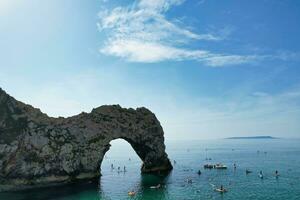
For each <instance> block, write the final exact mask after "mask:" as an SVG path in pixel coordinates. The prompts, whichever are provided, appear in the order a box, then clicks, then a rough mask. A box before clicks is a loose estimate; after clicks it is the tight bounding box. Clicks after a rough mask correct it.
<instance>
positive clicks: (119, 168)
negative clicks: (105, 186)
mask: <svg viewBox="0 0 300 200" xmlns="http://www.w3.org/2000/svg"><path fill="white" fill-rule="evenodd" d="M110 168H111V170H114V169H115V167H114V165H113V164H111V165H110ZM117 172H118V173H120V172H124V173H125V172H127V170H126V166H125V165H124V167H123V171H122V170H121V167H118V171H117Z"/></svg>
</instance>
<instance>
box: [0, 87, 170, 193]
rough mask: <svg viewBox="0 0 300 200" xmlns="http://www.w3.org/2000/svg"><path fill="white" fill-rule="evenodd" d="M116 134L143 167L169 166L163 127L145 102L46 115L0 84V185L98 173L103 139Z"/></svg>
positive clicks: (148, 170) (12, 186)
mask: <svg viewBox="0 0 300 200" xmlns="http://www.w3.org/2000/svg"><path fill="white" fill-rule="evenodd" d="M118 138H121V139H124V140H126V141H127V142H128V143H129V144H130V145H131V146H132V147H133V149H134V150H135V152H136V153H137V154H138V156H139V157H140V158H141V160H142V161H143V165H142V168H141V171H142V172H143V173H157V172H164V171H165V172H167V171H170V170H171V169H172V165H171V163H170V161H169V159H168V155H167V154H166V152H165V145H164V132H163V129H162V127H161V125H160V123H159V121H158V120H157V118H156V117H155V115H154V114H153V113H152V112H151V111H149V110H148V109H146V108H137V109H136V110H135V109H131V108H130V109H124V108H121V107H120V106H119V105H113V106H101V107H98V108H96V109H93V110H92V112H91V113H81V114H79V115H76V116H73V117H69V118H62V117H60V118H52V117H48V116H47V115H46V114H44V113H42V112H41V111H40V110H38V109H35V108H33V107H32V106H30V105H26V104H24V103H22V102H19V101H17V100H15V99H14V98H13V97H11V96H9V95H7V94H6V93H5V92H4V91H3V90H1V89H0V189H2V190H9V189H17V188H18V189H20V188H26V187H34V186H43V185H50V184H57V183H68V182H73V181H78V180H86V179H88V180H90V179H94V178H98V177H99V176H100V175H101V174H100V166H101V162H102V160H103V157H104V155H105V153H106V151H108V150H109V147H110V144H109V143H110V141H112V140H114V139H118Z"/></svg>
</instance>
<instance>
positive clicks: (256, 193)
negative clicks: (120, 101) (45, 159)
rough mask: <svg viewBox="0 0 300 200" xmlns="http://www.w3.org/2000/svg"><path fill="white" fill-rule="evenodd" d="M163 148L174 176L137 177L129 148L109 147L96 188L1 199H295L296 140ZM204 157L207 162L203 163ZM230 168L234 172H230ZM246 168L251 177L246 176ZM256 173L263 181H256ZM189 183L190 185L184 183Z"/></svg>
mask: <svg viewBox="0 0 300 200" xmlns="http://www.w3.org/2000/svg"><path fill="white" fill-rule="evenodd" d="M166 145H167V152H168V154H169V157H170V158H171V159H172V160H176V164H175V165H174V170H173V171H172V172H171V173H170V174H169V175H168V176H166V177H156V176H151V175H141V174H140V165H141V161H140V159H139V158H138V157H137V156H136V154H135V153H134V151H133V150H132V149H131V147H130V145H129V144H128V143H126V142H120V141H114V142H113V143H112V147H111V149H110V151H109V152H108V153H107V154H106V158H105V159H104V161H103V163H102V166H101V168H102V174H103V176H102V177H101V179H100V181H99V184H98V183H82V184H73V185H68V186H60V187H52V188H43V189H35V190H29V191H26V192H13V193H0V199H1V200H2V199H5V200H25V199H26V200H27V199H28V200H37V199H43V200H45V199H53V200H54V199H55V200H56V199H58V200H100V199H120V200H122V199H143V200H159V199H176V200H177V199H178V200H192V199H216V200H218V199H220V200H221V199H222V200H233V199H243V200H251V199H253V200H254V199H255V200H271V199H274V200H275V199H278V200H279V199H280V200H281V199H289V200H293V199H295V200H296V199H300V140H287V139H276V140H210V141H167V144H166ZM206 149H207V151H206ZM258 150H259V151H260V152H259V153H258V152H257V151H258ZM265 152H266V153H265ZM206 157H208V158H211V159H212V160H211V161H206V160H205V158H206ZM129 158H130V160H129ZM209 162H211V163H217V162H222V163H224V164H226V165H227V166H228V169H227V170H204V169H203V165H204V164H205V163H209ZM234 163H236V165H237V168H236V169H234V168H233V164H234ZM111 164H113V165H114V166H115V167H118V166H120V167H121V169H123V166H124V165H126V169H127V172H126V173H123V172H119V173H118V172H117V170H116V169H115V170H111V167H110V166H111ZM246 168H248V169H250V170H252V171H253V173H251V174H248V175H246V173H245V169H246ZM199 169H201V171H202V174H201V175H200V176H199V175H198V174H197V171H198V170H199ZM260 170H262V171H263V173H264V179H260V178H259V177H258V172H259V171H260ZM275 170H278V171H279V174H280V176H279V178H275V176H274V172H275ZM188 179H190V180H192V183H188V182H187V180H188ZM159 183H161V184H162V185H163V187H162V188H160V189H150V186H153V185H157V184H159ZM221 184H222V185H224V187H225V188H227V189H228V192H227V193H224V194H220V193H217V192H215V191H214V189H213V188H214V187H213V186H214V185H216V186H220V185H221ZM130 190H134V191H136V195H135V196H134V197H129V196H128V195H127V192H128V191H130Z"/></svg>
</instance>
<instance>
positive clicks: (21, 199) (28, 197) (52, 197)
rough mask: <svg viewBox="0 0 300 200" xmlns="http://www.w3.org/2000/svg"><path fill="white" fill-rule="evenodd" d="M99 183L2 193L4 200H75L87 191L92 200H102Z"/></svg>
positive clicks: (1, 197)
mask: <svg viewBox="0 0 300 200" xmlns="http://www.w3.org/2000/svg"><path fill="white" fill-rule="evenodd" d="M98 188H99V187H98V181H90V182H81V183H73V184H68V185H60V186H52V187H44V188H35V189H28V190H22V191H14V192H2V193H0V199H1V200H2V199H3V200H58V199H64V200H65V199H68V198H65V197H70V199H73V198H72V197H74V196H81V195H82V191H86V193H88V194H89V195H88V196H90V197H91V198H89V199H90V200H94V199H95V200H96V199H100V198H99V197H98V196H99V194H98V192H99V190H98Z"/></svg>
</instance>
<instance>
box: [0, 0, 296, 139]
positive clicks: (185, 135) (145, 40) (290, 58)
mask: <svg viewBox="0 0 300 200" xmlns="http://www.w3.org/2000/svg"><path fill="white" fill-rule="evenodd" d="M299 21H300V1H297V0H253V1H240V0H226V1H219V0H151V1H150V0H136V1H134V0H122V1H121V0H119V1H117V0H90V1H82V0H43V1H39V0H26V1H25V0H0V87H1V88H3V89H4V90H5V91H6V92H8V93H9V94H10V95H12V96H14V97H15V98H16V99H18V100H21V101H23V102H25V103H28V104H31V105H33V106H34V107H38V108H40V109H41V110H42V111H43V112H45V113H47V114H48V115H49V116H54V117H57V116H64V117H68V116H72V115H75V114H78V113H80V112H82V111H85V112H90V111H91V109H92V108H95V107H98V106H100V105H104V104H120V105H121V106H122V107H126V108H128V107H133V108H136V107H147V108H149V109H150V110H151V111H153V112H154V113H155V114H156V116H157V118H158V119H159V120H160V122H161V124H162V126H163V129H164V131H165V137H166V138H167V139H213V138H224V137H230V136H255V135H271V136H275V137H287V138H295V137H299V136H300V123H299V122H300V68H299V64H300V37H299V35H300V26H299Z"/></svg>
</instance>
